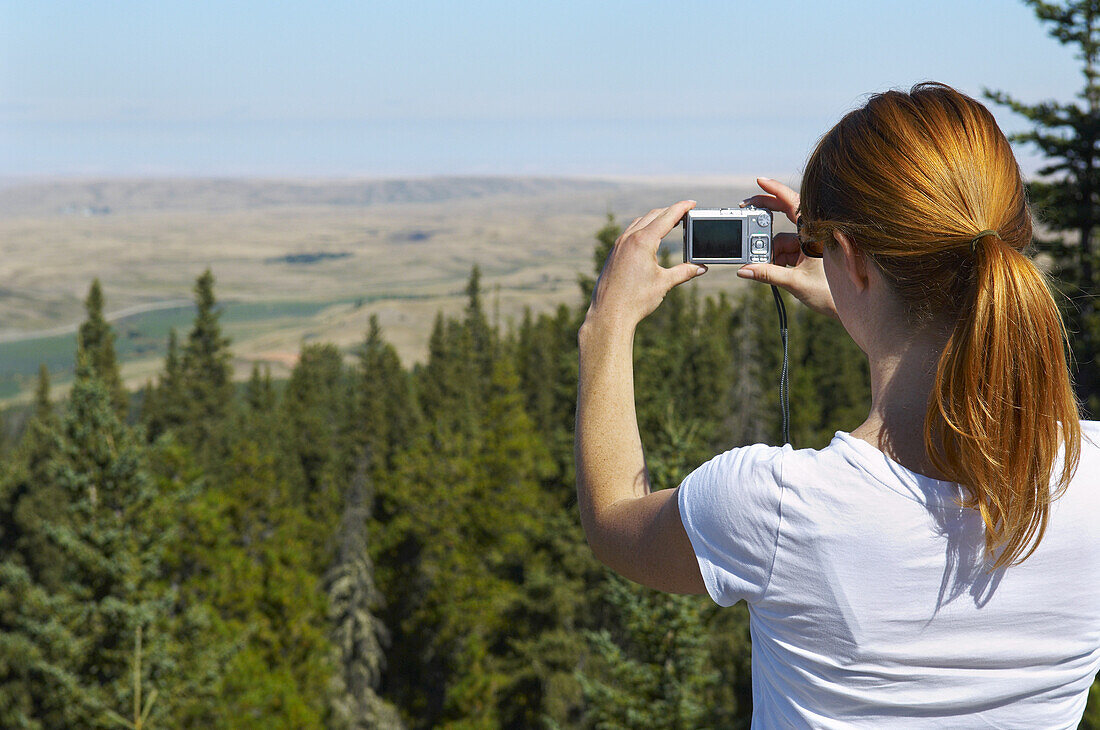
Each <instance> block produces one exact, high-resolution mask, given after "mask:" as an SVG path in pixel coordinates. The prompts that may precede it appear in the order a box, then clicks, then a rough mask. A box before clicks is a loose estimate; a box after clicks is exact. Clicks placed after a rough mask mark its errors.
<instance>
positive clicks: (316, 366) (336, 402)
mask: <svg viewBox="0 0 1100 730" xmlns="http://www.w3.org/2000/svg"><path fill="white" fill-rule="evenodd" d="M352 405H353V402H352V397H351V393H350V386H349V383H348V379H347V377H346V374H345V370H344V364H343V354H342V353H341V352H340V350H339V349H338V348H337V347H336V346H335V345H331V344H323V345H320V344H311V345H306V346H304V347H303V348H302V352H301V355H300V357H299V358H298V363H297V364H296V365H295V366H294V370H293V371H292V372H291V374H290V380H289V381H288V382H287V384H286V388H285V389H284V391H283V402H282V413H283V418H284V420H285V423H286V428H287V435H288V436H289V439H290V443H289V445H290V448H291V453H292V454H294V455H295V456H296V457H297V460H298V463H299V465H300V469H301V473H302V475H303V476H304V480H303V482H302V483H301V484H300V485H298V490H296V492H297V493H296V494H295V496H294V500H295V501H296V502H297V503H298V505H299V507H300V508H301V509H303V510H304V512H305V515H306V516H307V517H308V518H309V522H310V525H311V533H312V535H313V537H312V538H311V541H310V542H311V543H312V547H311V551H310V557H311V559H312V560H314V561H315V562H314V565H315V566H316V568H317V570H318V573H320V572H322V571H323V570H324V569H325V568H327V567H328V566H329V564H330V562H331V557H332V556H331V550H332V547H333V546H332V541H331V537H330V535H331V533H332V529H333V527H334V526H335V525H336V524H338V522H339V517H340V512H341V509H342V501H343V497H344V492H345V490H346V485H347V483H348V480H349V477H350V474H351V466H352V464H351V458H352V455H353V453H354V448H353V445H352V442H353V436H352V434H351V433H350V430H349V429H350V424H351V409H352Z"/></svg>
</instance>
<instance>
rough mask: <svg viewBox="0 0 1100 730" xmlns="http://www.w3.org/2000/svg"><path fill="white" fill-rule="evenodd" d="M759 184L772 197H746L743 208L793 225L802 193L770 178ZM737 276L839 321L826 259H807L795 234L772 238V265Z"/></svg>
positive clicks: (749, 267) (748, 267)
mask: <svg viewBox="0 0 1100 730" xmlns="http://www.w3.org/2000/svg"><path fill="white" fill-rule="evenodd" d="M756 183H757V184H758V185H759V186H760V187H761V188H762V189H763V190H764V192H765V193H768V194H767V195H753V196H752V197H751V198H746V199H745V200H744V201H743V202H742V203H741V205H742V206H745V205H755V206H756V207H758V208H767V209H768V210H770V211H772V212H775V213H783V214H785V215H786V216H787V219H788V220H790V221H791V223H796V222H797V221H798V193H796V192H795V191H793V190H791V189H790V188H789V187H787V186H786V185H784V184H783V183H781V182H779V181H778V180H772V179H771V178H769V177H758V178H756ZM788 265H789V266H790V267H791V268H788ZM737 275H738V276H740V277H741V278H743V279H752V280H753V281H761V282H764V283H765V284H775V285H776V286H779V287H782V288H784V289H786V290H787V291H789V292H790V293H791V294H793V295H794V296H795V297H796V298H797V299H798V300H799V301H800V302H802V303H803V304H805V305H806V306H807V307H809V308H810V309H812V310H814V311H815V312H820V313H821V314H827V315H829V316H830V317H834V318H837V319H839V317H837V313H836V305H835V304H834V303H833V295H832V292H830V291H829V282H828V280H826V278H825V267H824V265H823V263H822V259H815V258H810V257H808V256H805V255H804V254H803V253H802V247H801V246H800V245H799V243H798V236H797V235H796V234H794V233H779V234H776V235H775V236H773V237H772V263H770V264H746V265H745V266H742V267H741V268H740V269H738V270H737Z"/></svg>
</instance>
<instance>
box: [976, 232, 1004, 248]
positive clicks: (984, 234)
mask: <svg viewBox="0 0 1100 730" xmlns="http://www.w3.org/2000/svg"><path fill="white" fill-rule="evenodd" d="M989 235H993V236H996V237H997V238H1000V239H1001V240H1002V241H1003V240H1004V239H1003V238H1001V234H1000V233H997V231H995V230H993V229H992V228H986V229H985V230H984V231H982V232H981V233H979V234H978V235H976V236H974V238H972V239H970V252H971V253H974V252H975V251H977V249H978V239H979V238H981V237H982V236H989Z"/></svg>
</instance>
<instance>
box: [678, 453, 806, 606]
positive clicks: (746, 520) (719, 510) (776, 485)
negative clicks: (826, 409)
mask: <svg viewBox="0 0 1100 730" xmlns="http://www.w3.org/2000/svg"><path fill="white" fill-rule="evenodd" d="M789 450H790V447H778V446H767V445H765V444H755V445H753V446H743V447H741V448H736V449H731V450H730V451H727V452H726V453H724V454H719V455H718V456H716V457H714V458H713V459H711V460H710V461H708V462H707V463H705V464H703V465H702V466H700V467H699V468H698V469H696V470H695V471H693V472H691V474H688V476H687V478H686V479H684V481H683V482H682V483H681V484H680V492H679V494H678V496H677V499H678V503H679V505H680V519H681V521H682V522H683V523H684V530H686V531H687V535H688V539H690V540H691V545H692V547H693V548H694V549H695V557H696V558H697V559H698V561H699V570H700V572H701V573H702V574H703V583H705V584H706V587H707V593H709V594H710V597H711V598H712V599H713V600H714V602H715V603H717V604H718V605H719V606H732V605H733V604H735V603H737V602H738V601H739V600H741V599H742V598H743V599H745V600H746V601H748V602H749V603H753V602H755V601H757V600H759V599H760V598H761V597H762V596H763V595H764V590H765V589H766V588H767V586H768V581H769V579H770V577H771V571H772V564H773V561H774V558H775V551H776V542H777V540H778V539H779V521H780V507H781V504H782V496H783V490H782V483H781V479H782V472H781V469H782V460H783V454H784V453H785V452H786V451H789Z"/></svg>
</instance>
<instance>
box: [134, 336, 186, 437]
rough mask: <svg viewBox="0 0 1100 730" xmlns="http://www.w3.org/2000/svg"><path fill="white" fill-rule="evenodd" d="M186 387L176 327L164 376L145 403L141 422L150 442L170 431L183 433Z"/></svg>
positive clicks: (146, 390) (161, 375) (147, 390)
mask: <svg viewBox="0 0 1100 730" xmlns="http://www.w3.org/2000/svg"><path fill="white" fill-rule="evenodd" d="M183 385H184V384H183V363H182V362H181V360H180V352H179V341H178V338H177V336H176V328H175V327H173V328H172V329H170V330H169V331H168V354H167V355H166V356H165V358H164V372H162V373H161V374H160V377H159V382H158V384H157V387H156V388H150V387H146V389H145V398H144V400H143V401H142V407H141V420H142V423H144V424H145V429H146V433H147V434H148V436H149V440H150V441H154V440H156V439H157V437H159V436H160V435H161V434H162V433H165V432H166V431H169V430H171V429H179V428H180V427H182V426H183V425H184V424H185V423H186V422H187V413H188V403H187V396H186V394H185V392H184V387H183Z"/></svg>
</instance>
